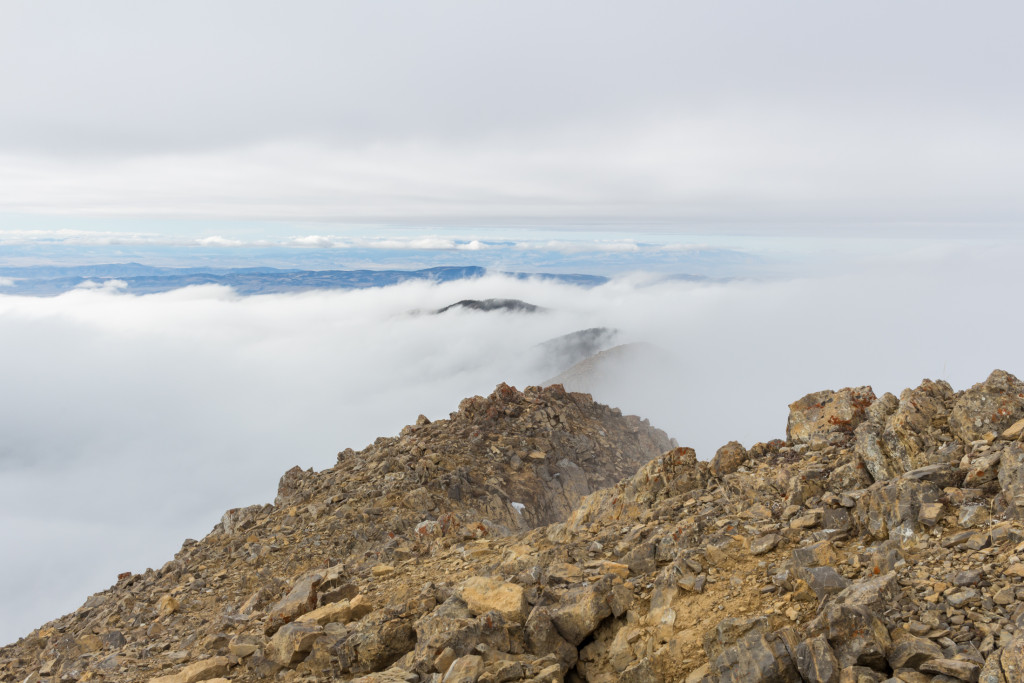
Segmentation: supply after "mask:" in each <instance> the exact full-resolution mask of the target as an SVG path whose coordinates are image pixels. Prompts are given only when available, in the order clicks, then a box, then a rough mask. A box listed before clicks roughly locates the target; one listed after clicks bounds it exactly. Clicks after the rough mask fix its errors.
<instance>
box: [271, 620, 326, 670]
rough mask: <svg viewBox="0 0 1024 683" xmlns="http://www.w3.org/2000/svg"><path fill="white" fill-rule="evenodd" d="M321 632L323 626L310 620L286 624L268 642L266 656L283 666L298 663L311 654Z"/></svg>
mask: <svg viewBox="0 0 1024 683" xmlns="http://www.w3.org/2000/svg"><path fill="white" fill-rule="evenodd" d="M321 633H323V629H322V628H320V627H319V626H317V625H316V624H311V623H309V622H302V621H296V622H293V623H291V624H285V625H284V626H282V627H281V628H279V629H278V630H277V632H276V633H275V634H274V637H273V638H271V639H270V642H268V643H267V648H266V657H267V659H269V660H271V661H273V662H276V663H278V664H280V665H281V666H293V665H295V664H298V663H299V662H301V661H302V660H303V659H305V658H306V655H308V654H309V651H310V650H311V649H312V648H313V642H314V641H315V640H316V639H317V638H318V637H319V636H320V634H321Z"/></svg>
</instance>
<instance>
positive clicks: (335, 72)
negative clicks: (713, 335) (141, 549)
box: [0, 0, 1024, 230]
mask: <svg viewBox="0 0 1024 683" xmlns="http://www.w3.org/2000/svg"><path fill="white" fill-rule="evenodd" d="M1022 20H1024V10H1022V9H1021V5H1020V4H1019V3H1012V2H986V3H983V4H977V3H970V4H968V3H962V2H924V1H919V2H891V1H885V2H872V1H861V2H856V3H853V2H848V3H823V2H810V1H804V2H794V1H785V0H780V1H778V2H771V3H766V2H759V1H735V2H732V1H731V2H715V3H710V2H704V3H695V2H679V1H677V0H673V1H672V2H639V3H620V2H615V3H612V2H594V1H593V0H588V1H587V2H559V3H550V2H543V3H541V2H532V1H519V2H515V3H501V4H499V3H480V2H440V1H432V2H387V3H382V2H360V3H353V2H312V1H305V2H302V1H299V2H287V3H285V2H266V1H262V0H244V1H226V0H225V1H220V2H214V3H211V2H205V1H203V2H195V1H192V0H185V1H181V2H174V3H152V2H146V3H142V2H137V1H135V0H95V1H93V2H89V3H82V2H78V1H75V0H68V1H58V0H51V1H49V2H34V1H32V2H30V1H24V2H20V1H17V0H3V2H2V3H0V93H2V101H3V106H2V107H0V188H2V189H0V211H3V212H6V213H7V214H14V215H15V216H17V215H18V214H22V213H38V212H43V213H53V212H64V213H71V214H72V215H85V214H89V215H100V216H103V215H121V216H146V217H151V216H158V215H159V216H178V217H221V218H228V217H244V218H280V219H298V218H303V219H313V220H322V219H327V220H336V221H371V222H376V221H390V222H395V223H403V224H419V223H422V222H424V221H428V220H429V221H434V222H445V223H446V224H449V225H455V224H468V225H481V224H488V223H492V222H496V221H509V220H511V221H516V220H519V221H523V222H527V223H529V222H534V223H536V222H545V223H549V224H552V225H558V224H559V223H565V224H568V223H571V222H572V221H581V220H582V221H592V222H597V223H601V222H608V223H616V224H620V225H621V224H623V223H637V224H640V223H644V222H647V223H650V224H653V225H657V226H660V227H661V228H663V229H671V230H677V229H693V228H694V227H695V226H707V225H719V224H724V225H727V226H728V225H732V226H735V225H742V226H749V225H752V224H754V225H758V226H762V227H769V228H771V227H773V228H775V229H782V228H785V227H787V226H797V225H799V226H806V225H811V226H819V225H821V226H826V227H837V226H843V227H847V228H856V227H858V226H863V225H904V226H905V225H925V226H936V225H945V226H948V225H954V226H970V225H977V224H984V225H988V226H1007V225H1009V226H1016V225H1018V224H1019V221H1020V219H1021V218H1022V216H1024V196H1022V195H1021V194H1020V193H1019V191H1018V188H1019V179H1020V178H1021V177H1024V132H1022V127H1021V126H1020V121H1021V120H1024V106H1022V101H1024V92H1022V89H1021V88H1020V87H1019V83H1021V82H1022V81H1024V74H1022V73H1021V70H1022V64H1024V44H1022V42H1021V41H1020V40H1019V35H1018V33H1019V27H1020V26H1021V25H1022ZM15 224H16V221H14V222H13V223H12V222H11V221H9V220H5V221H4V222H3V226H4V227H14V225H15Z"/></svg>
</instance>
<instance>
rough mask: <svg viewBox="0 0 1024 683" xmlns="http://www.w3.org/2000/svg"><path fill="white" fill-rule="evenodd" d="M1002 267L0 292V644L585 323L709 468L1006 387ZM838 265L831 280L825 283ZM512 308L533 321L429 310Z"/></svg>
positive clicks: (514, 372)
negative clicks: (350, 286)
mask: <svg viewBox="0 0 1024 683" xmlns="http://www.w3.org/2000/svg"><path fill="white" fill-rule="evenodd" d="M1012 253H1013V252H1012V250H1007V249H999V248H991V249H988V248H982V247H977V248H973V249H970V250H965V249H963V248H955V247H940V248H933V249H929V250H928V251H924V252H916V253H913V254H909V255H908V254H906V253H901V254H900V255H899V256H898V257H897V256H893V257H892V258H891V259H890V260H884V259H883V260H876V261H875V264H874V265H873V266H870V267H866V266H864V265H863V262H861V265H860V266H858V267H857V268H856V269H852V268H847V269H843V270H842V272H844V273H847V274H845V275H842V276H838V277H822V278H816V279H800V280H798V279H790V280H785V281H773V282H762V281H736V282H730V283H693V282H661V283H658V284H650V283H649V281H646V282H645V281H644V280H643V279H641V278H637V279H635V280H634V279H630V278H618V279H615V280H613V281H612V282H610V283H608V284H607V285H603V286H601V287H596V288H591V289H583V288H577V287H572V286H568V285H563V284H558V283H552V282H542V281H533V280H516V279H510V278H504V277H499V276H488V277H486V278H483V279H480V280H473V281H462V282H453V283H447V284H439V285H438V284H425V283H407V284H402V285H398V286H394V287H388V288H383V289H375V290H360V291H345V292H342V291H327V292H322V291H318V292H309V293H304V294H300V295H268V296H258V297H239V296H237V295H235V294H234V293H233V292H231V291H230V290H227V289H224V288H220V287H197V288H188V289H184V290H178V291H175V292H170V293H167V294H159V295H150V296H142V297H138V296H132V295H127V294H124V293H119V292H117V291H110V290H78V291H73V292H69V293H67V294H64V295H61V296H58V297H53V298H47V299H35V298H22V297H12V296H3V295H0V376H2V377H4V378H5V379H4V382H5V387H4V389H5V390H4V392H3V393H2V395H0V434H2V435H3V439H2V440H0V473H2V476H0V544H2V545H3V547H5V548H7V549H8V552H7V553H5V554H6V557H7V561H6V562H5V563H4V565H3V567H0V612H2V613H4V614H6V615H11V616H10V618H9V619H8V621H7V622H6V623H5V624H3V625H2V627H0V641H9V640H13V639H15V638H17V637H18V636H20V635H24V634H25V633H27V632H28V631H29V630H31V629H32V628H33V627H35V626H39V625H40V624H42V623H43V622H45V621H46V620H48V619H51V618H54V617H56V616H58V615H59V614H61V613H63V612H66V611H69V610H72V609H74V608H76V607H77V606H78V605H80V604H81V602H82V601H83V600H84V598H85V597H86V596H87V595H88V594H89V593H92V592H95V591H97V590H101V589H103V588H105V587H106V586H108V585H110V584H111V583H112V582H113V581H114V580H115V578H116V575H117V573H118V572H122V571H136V572H138V571H142V570H144V569H145V568H146V567H147V566H151V567H154V568H155V567H158V566H160V565H162V564H163V562H165V561H166V560H168V559H170V558H171V556H172V554H173V553H174V551H175V550H176V549H177V548H178V547H179V546H180V543H181V541H182V540H184V539H185V538H186V537H201V536H202V535H204V534H205V533H207V532H208V531H209V530H210V528H211V527H212V525H213V524H214V523H215V522H216V521H217V519H218V518H219V517H220V515H221V513H222V512H223V511H224V510H225V509H227V508H230V507H235V506H240V505H248V504H253V503H258V502H266V501H270V500H272V499H273V497H274V493H275V488H276V483H277V479H278V478H279V477H280V475H281V474H282V473H283V472H284V471H285V470H286V469H288V468H289V467H291V466H292V465H295V464H299V465H301V466H303V467H315V468H318V469H320V468H324V467H328V466H330V465H331V464H333V462H334V458H335V453H336V452H337V451H339V450H341V449H342V448H345V447H353V448H357V449H358V448H362V447H363V446H365V445H366V444H368V443H370V442H372V440H373V439H374V438H376V437H377V436H381V435H393V434H395V433H397V432H398V430H399V429H400V428H401V427H402V426H403V425H405V424H408V423H411V422H413V421H414V420H415V418H416V416H417V415H418V414H419V413H424V414H426V415H427V416H428V417H430V418H432V419H436V418H442V417H446V416H447V414H448V413H449V412H450V411H453V410H455V409H456V408H457V406H458V402H459V400H460V399H462V398H464V397H466V396H469V395H473V394H483V393H487V392H489V391H490V390H491V389H493V387H494V385H495V384H497V383H498V382H500V381H508V382H510V383H513V384H515V385H517V386H519V387H523V386H525V385H527V384H530V383H537V382H540V381H542V380H544V379H547V378H548V377H550V376H552V374H554V373H552V372H550V367H549V366H545V365H544V363H543V359H542V358H540V357H539V355H538V354H539V352H538V351H537V350H536V346H537V345H538V344H540V343H542V342H544V341H546V340H548V339H551V338H554V337H557V336H559V335H563V334H566V333H569V332H572V331H574V330H581V329H586V328H591V327H600V326H605V327H609V328H614V329H616V330H618V331H619V336H618V337H617V338H616V341H618V342H647V343H650V344H654V345H656V346H658V347H660V348H661V349H664V350H665V351H666V352H668V354H669V356H670V358H669V359H668V360H664V361H662V360H659V361H658V363H657V365H658V367H657V368H655V369H654V370H653V371H651V370H644V369H643V368H641V369H638V370H630V371H629V372H624V373H618V374H617V375H615V379H614V381H611V382H608V383H606V385H605V386H602V387H601V389H600V391H598V392H596V398H598V399H599V400H603V401H605V402H608V403H611V404H613V405H618V406H619V407H621V408H622V409H623V410H624V411H627V412H633V413H637V414H640V415H643V416H645V417H648V418H650V420H651V422H652V423H653V424H655V425H657V426H659V427H661V428H663V429H665V430H666V431H668V432H669V434H670V435H671V436H674V437H675V438H677V439H678V440H679V442H680V443H681V444H685V445H692V446H694V447H696V448H697V449H698V453H699V455H700V456H701V457H702V458H709V457H710V456H711V455H712V454H713V452H714V449H715V448H717V447H718V446H720V445H722V444H724V443H725V442H727V441H729V440H733V439H737V440H740V441H742V442H743V443H744V444H745V445H747V446H749V445H750V444H751V443H753V442H754V441H760V440H768V439H771V438H775V437H781V436H783V433H784V426H785V418H786V405H787V404H788V403H789V402H791V401H793V400H795V399H797V398H799V397H800V396H801V395H803V394H805V393H807V392H810V391H815V390H818V389H823V388H838V387H842V386H847V385H851V384H856V385H859V384H872V385H873V386H874V388H875V391H876V393H881V392H882V391H899V390H900V389H902V388H903V387H906V386H916V384H917V383H918V382H919V381H920V380H921V379H922V378H924V377H929V378H932V379H938V378H944V379H947V380H949V381H950V382H951V383H952V384H953V385H954V387H956V388H958V389H961V388H965V387H967V386H969V385H970V384H972V383H974V382H977V381H980V380H982V379H984V377H985V376H986V375H987V374H988V372H990V371H991V370H992V369H993V368H995V367H1002V368H1004V369H1006V370H1008V371H1010V372H1015V373H1018V374H1020V373H1022V372H1024V367H1022V363H1021V354H1020V341H1019V340H1020V339H1021V333H1022V332H1024V321H1022V319H1021V318H1020V316H1019V315H1017V314H1016V312H1015V309H1013V308H1012V305H1013V303H1014V301H1015V299H1014V294H1013V293H1014V292H1015V291H1017V289H1018V288H1019V282H1018V280H1019V277H1018V275H1017V273H1018V269H1017V268H1016V265H1015V264H1014V258H1013V256H1012ZM837 270H838V269H837ZM468 298H476V299H484V298H517V299H522V300H524V301H528V302H530V303H533V304H536V305H538V306H541V307H544V308H545V309H548V310H547V311H546V312H544V313H533V314H523V313H479V312H474V311H460V310H452V311H449V312H446V313H444V314H442V315H422V314H412V313H411V311H415V310H419V311H427V310H437V309H439V308H441V307H443V306H445V305H447V304H450V303H452V302H454V301H458V300H460V299H468Z"/></svg>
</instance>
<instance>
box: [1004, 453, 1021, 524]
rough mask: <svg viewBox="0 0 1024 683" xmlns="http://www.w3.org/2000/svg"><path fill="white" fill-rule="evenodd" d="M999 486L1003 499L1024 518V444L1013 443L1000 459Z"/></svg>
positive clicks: (1018, 515) (1015, 512)
mask: <svg viewBox="0 0 1024 683" xmlns="http://www.w3.org/2000/svg"><path fill="white" fill-rule="evenodd" d="M997 479H998V480H999V487H1000V489H1002V494H1003V500H1005V501H1006V504H1007V506H1008V507H1009V508H1010V510H1011V511H1013V513H1014V515H1015V516H1016V517H1017V518H1018V519H1022V518H1024V446H1022V445H1021V444H1020V443H1016V442H1015V443H1012V444H1010V445H1009V446H1007V447H1006V448H1005V449H1003V452H1002V454H1001V457H1000V459H999V474H998V477H997Z"/></svg>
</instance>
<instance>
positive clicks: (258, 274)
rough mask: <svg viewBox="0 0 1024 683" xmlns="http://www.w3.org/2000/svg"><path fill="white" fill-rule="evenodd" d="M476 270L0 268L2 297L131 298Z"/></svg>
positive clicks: (591, 282)
mask: <svg viewBox="0 0 1024 683" xmlns="http://www.w3.org/2000/svg"><path fill="white" fill-rule="evenodd" d="M486 273H487V269H486V268H482V267H480V266H438V267H435V268H424V269H422V270H291V269H280V268H265V267H250V268H166V267H159V266H147V265H143V264H141V263H109V264H101V265H90V266H53V265H46V266H7V267H2V266H0V278H4V279H5V280H9V282H7V283H6V286H0V294H22V295H29V296H56V295H57V294H61V293H63V292H67V291H70V290H72V289H76V288H79V287H82V286H90V284H92V285H95V286H103V285H104V283H107V282H110V281H113V280H119V281H122V282H124V283H125V285H126V287H125V289H124V291H127V292H129V293H132V294H154V293H157V292H169V291H171V290H174V289H180V288H182V287H188V286H191V285H224V286H227V287H231V288H233V289H234V290H235V291H236V292H238V293H239V294H246V295H251V294H277V293H282V292H303V291H308V290H312V289H365V288H369V287H385V286H388V285H394V284H398V283H400V282H407V281H409V280H427V281H430V282H450V281H452V280H465V279H471V278H478V277H482V276H483V275H485V274H486ZM503 274H504V275H509V276H512V277H517V278H523V279H525V278H541V279H545V280H555V281H558V282H565V283H569V284H574V285H580V286H584V287H593V286H597V285H600V284H603V283H605V282H607V281H608V278H606V277H602V276H599V275H573V274H534V273H503Z"/></svg>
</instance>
